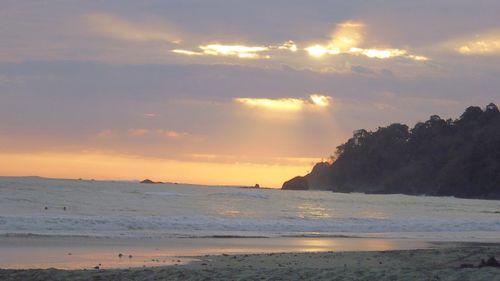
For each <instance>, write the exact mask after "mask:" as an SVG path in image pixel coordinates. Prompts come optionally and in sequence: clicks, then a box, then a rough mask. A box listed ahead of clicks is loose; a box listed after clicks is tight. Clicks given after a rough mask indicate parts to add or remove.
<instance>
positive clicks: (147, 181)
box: [141, 179, 155, 184]
mask: <svg viewBox="0 0 500 281" xmlns="http://www.w3.org/2000/svg"><path fill="white" fill-rule="evenodd" d="M141 183H148V184H152V183H155V182H154V181H152V180H150V179H145V180H143V181H141Z"/></svg>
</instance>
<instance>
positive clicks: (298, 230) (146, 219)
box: [0, 177, 500, 242]
mask: <svg viewBox="0 0 500 281" xmlns="http://www.w3.org/2000/svg"><path fill="white" fill-rule="evenodd" d="M0 235H9V236H17V235H18V236H26V235H44V236H83V237H111V238H113V237H123V238H166V237H167V238H182V237H190V238H197V237H323V236H324V237H344V236H346V237H381V238H398V239H399V238H401V239H405V238H418V239H432V240H443V241H483V242H484V241H498V240H500V201H494V200H473V199H457V198H452V197H425V196H407V195H367V194H357V193H352V194H342V193H333V192H327V191H283V190H271V189H248V188H240V187H213V186H201V185H185V184H140V183H136V182H119V181H88V180H60V179H45V178H38V177H0Z"/></svg>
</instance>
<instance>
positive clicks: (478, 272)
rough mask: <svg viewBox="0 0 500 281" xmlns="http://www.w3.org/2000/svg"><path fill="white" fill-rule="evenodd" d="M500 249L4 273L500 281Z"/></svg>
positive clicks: (8, 275) (234, 258) (454, 247)
mask: <svg viewBox="0 0 500 281" xmlns="http://www.w3.org/2000/svg"><path fill="white" fill-rule="evenodd" d="M490 256H495V257H497V259H498V258H499V257H500V244H478V243H444V244H436V248H433V249H419V250H395V251H372V252H316V253H311V252H309V253H269V254H245V255H227V254H224V255H207V256H201V257H196V258H197V259H199V260H198V261H195V262H192V263H189V264H185V265H173V266H162V267H144V268H137V269H110V270H57V269H45V270H0V280H4V281H10V280H27V281H31V280H500V268H494V267H482V268H477V267H474V268H461V267H463V265H464V264H467V265H472V266H477V265H478V264H479V263H480V261H481V259H487V258H488V257H490Z"/></svg>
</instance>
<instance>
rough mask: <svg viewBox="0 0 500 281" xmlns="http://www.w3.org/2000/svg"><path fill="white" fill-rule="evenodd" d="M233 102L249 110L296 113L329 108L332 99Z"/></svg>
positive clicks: (315, 96) (244, 100)
mask: <svg viewBox="0 0 500 281" xmlns="http://www.w3.org/2000/svg"><path fill="white" fill-rule="evenodd" d="M234 100H235V102H237V103H240V104H242V105H244V106H247V107H250V108H259V109H267V110H273V111H289V112H296V111H301V110H304V109H319V108H324V107H328V106H330V103H331V100H332V98H331V97H329V96H323V95H317V94H313V95H310V96H309V99H297V98H282V99H268V98H235V99H234Z"/></svg>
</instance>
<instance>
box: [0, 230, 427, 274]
mask: <svg viewBox="0 0 500 281" xmlns="http://www.w3.org/2000/svg"><path fill="white" fill-rule="evenodd" d="M430 247H433V245H432V244H430V243H428V242H426V241H422V240H415V239H382V238H359V237H358V238H354V237H350V238H348V237H344V238H338V237H276V238H147V239H144V238H142V239H141V238H116V237H114V238H97V237H71V236H36V235H34V236H0V268H5V269H37V268H38V269H43V268H58V269H92V268H94V267H95V266H99V267H100V268H101V269H112V268H129V267H142V266H147V267H150V266H165V265H174V264H184V263H187V262H189V261H191V260H192V259H191V258H190V257H192V256H205V255H221V254H231V255H236V254H266V253H278V252H279V253H292V252H294V253H295V252H327V251H335V252H339V251H342V252H346V251H387V250H410V249H425V248H430ZM119 254H122V255H121V257H120V256H119ZM129 255H130V256H131V257H129Z"/></svg>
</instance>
